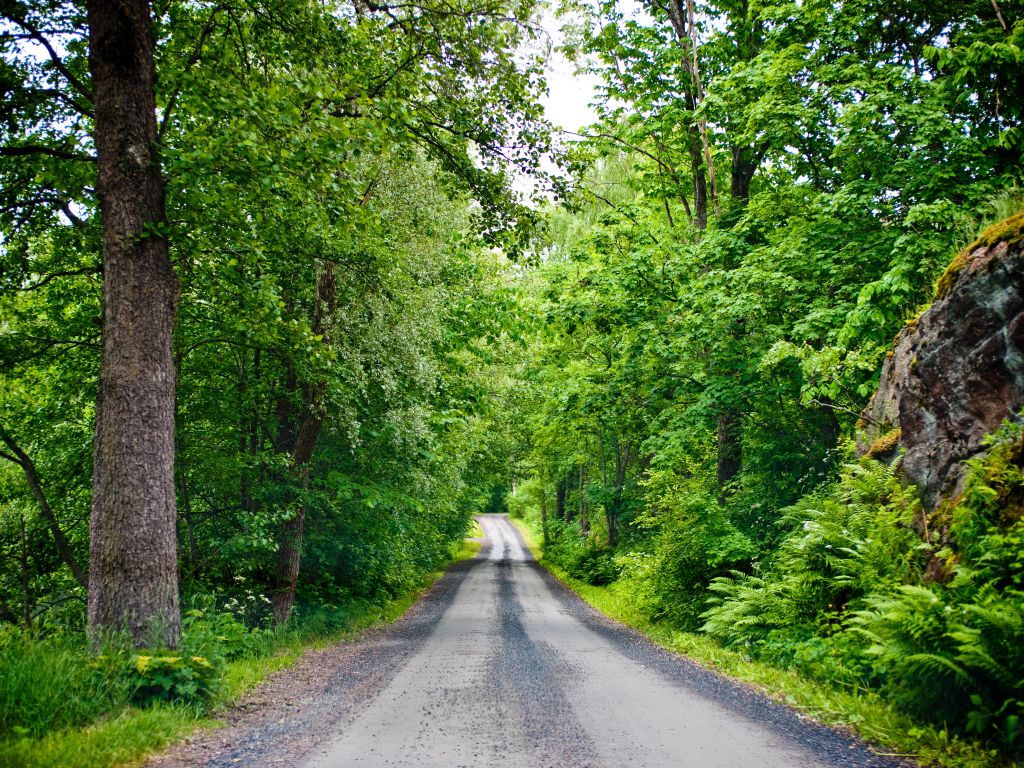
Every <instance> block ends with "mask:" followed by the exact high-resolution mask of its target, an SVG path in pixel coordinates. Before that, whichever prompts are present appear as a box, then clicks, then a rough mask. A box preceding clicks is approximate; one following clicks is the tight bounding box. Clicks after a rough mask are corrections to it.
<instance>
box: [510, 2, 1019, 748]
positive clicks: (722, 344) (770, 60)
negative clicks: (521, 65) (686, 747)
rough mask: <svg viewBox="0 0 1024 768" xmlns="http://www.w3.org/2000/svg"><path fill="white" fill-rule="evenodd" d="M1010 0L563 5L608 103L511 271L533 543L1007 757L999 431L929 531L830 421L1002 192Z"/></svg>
mask: <svg viewBox="0 0 1024 768" xmlns="http://www.w3.org/2000/svg"><path fill="white" fill-rule="evenodd" d="M1021 11H1022V8H1021V6H1020V5H1019V4H1011V3H1000V4H998V5H997V6H995V5H993V4H991V3H989V4H984V3H966V4H955V5H950V4H940V3H930V2H923V3H909V4H908V3H900V4H892V3H874V2H862V3H852V4H851V3H842V4H833V3H824V2H821V3H819V2H796V3H781V4H772V5H761V4H754V3H746V2H721V3H719V2H711V3H704V4H700V3H698V4H693V3H687V2H673V0H666V2H657V1H653V0H652V2H647V3H644V7H643V12H641V13H637V14H634V15H633V16H629V17H627V16H624V15H623V14H621V13H620V12H619V11H617V10H616V6H615V4H613V3H607V4H604V3H597V4H587V3H567V4H565V5H564V6H563V13H564V14H565V17H564V18H566V19H567V27H566V30H567V33H568V40H569V43H568V45H567V51H568V53H569V54H570V55H573V56H575V57H576V59H577V62H578V63H579V65H580V66H581V67H583V68H586V69H587V70H589V71H590V72H592V73H596V74H597V75H598V76H599V77H600V78H601V80H602V82H603V95H602V97H601V98H600V99H599V105H598V106H599V107H600V117H601V119H600V122H598V123H597V124H595V125H593V126H590V127H589V128H587V129H584V131H583V132H582V133H583V134H584V135H583V137H582V139H581V140H580V141H579V142H577V143H576V144H574V145H573V147H572V150H571V153H570V158H569V160H570V164H571V167H572V169H573V172H574V174H575V175H574V178H575V180H576V186H575V188H574V189H573V192H572V195H571V196H570V197H569V198H568V199H567V200H566V201H564V202H565V205H564V207H563V208H560V209H558V210H552V212H551V218H550V223H549V227H548V229H547V232H546V235H545V237H544V238H543V239H540V240H538V245H537V250H538V261H537V266H536V268H534V269H532V270H529V271H528V272H527V273H525V274H524V276H523V286H524V293H525V294H526V298H525V299H524V300H525V301H528V302H529V306H530V307H531V308H532V311H533V312H534V313H535V314H537V315H539V316H542V317H544V318H545V320H546V327H545V329H544V332H543V334H542V335H540V336H539V337H538V340H537V342H536V343H535V344H534V345H532V347H531V349H530V350H529V354H528V355H527V356H526V357H525V359H524V360H523V362H522V364H521V366H520V369H519V375H520V377H521V379H522V381H523V387H524V391H527V392H529V393H530V394H529V398H530V400H529V406H528V407H527V408H525V409H524V410H523V411H522V412H521V415H520V416H519V418H522V419H524V420H528V421H529V423H530V424H531V425H532V436H531V445H532V452H531V453H529V454H528V455H525V456H524V458H523V461H522V462H521V466H522V467H523V471H524V473H526V474H528V476H529V478H528V480H526V481H525V482H523V483H522V484H521V486H520V489H518V490H517V494H516V496H515V497H514V498H513V499H512V500H511V501H510V502H509V503H510V508H511V509H512V511H513V513H515V514H522V515H525V516H527V517H528V518H529V519H531V520H533V521H534V523H535V524H536V526H537V529H538V531H541V529H542V528H544V529H546V532H545V533H544V534H543V535H545V536H546V537H547V538H548V540H549V544H548V546H547V548H546V557H547V558H548V560H549V561H550V562H551V563H553V564H555V565H557V566H559V567H560V568H562V569H563V570H564V571H565V572H566V573H567V574H568V575H569V576H572V577H574V578H577V579H579V580H581V581H585V582H588V583H590V584H595V585H599V584H610V589H612V590H613V591H617V592H621V593H624V594H627V595H628V596H629V599H630V603H631V605H633V606H636V607H637V608H639V609H640V610H642V611H643V612H644V613H645V614H646V615H647V616H648V617H650V618H651V619H652V620H654V621H658V622H664V623H666V624H669V625H671V626H674V627H677V628H680V629H685V630H689V631H702V632H706V633H709V634H711V635H712V636H713V637H715V638H718V639H719V640H720V641H721V642H723V643H725V644H727V645H730V646H733V647H738V648H740V649H742V650H743V651H744V652H745V653H748V654H751V655H754V656H757V657H758V658H760V659H762V660H766V661H769V662H771V663H774V664H777V665H780V666H783V667H786V668H799V669H801V670H803V671H804V672H806V673H807V674H810V675H816V676H819V677H821V678H823V679H828V680H831V681H836V682H837V683H840V684H842V685H846V686H849V687H850V688H851V689H858V688H865V689H875V690H879V691H882V692H883V693H884V695H886V696H888V697H890V698H891V699H892V700H893V701H895V702H897V703H898V704H899V705H900V706H901V707H903V708H904V709H905V710H907V711H912V712H914V713H916V714H917V715H918V716H920V717H922V718H925V719H932V720H934V721H935V722H937V723H939V724H940V725H941V724H942V723H948V727H949V728H950V729H952V730H953V731H954V732H955V733H959V734H960V735H961V736H962V737H964V738H976V737H977V736H978V735H981V736H983V737H984V738H985V739H987V740H989V742H990V743H991V744H994V745H995V747H996V748H998V749H1001V750H1003V754H1008V755H1013V754H1017V753H1019V750H1021V749H1022V746H1024V741H1022V739H1021V738H1019V736H1018V732H1019V728H1018V722H1019V717H1020V715H1021V711H1020V707H1021V706H1022V705H1021V701H1022V699H1021V698H1020V689H1019V680H1020V679H1021V675H1022V671H1024V667H1022V666H1021V661H1020V658H1019V656H1018V649H1019V648H1020V647H1021V640H1022V639H1024V638H1022V637H1021V635H1020V631H1021V629H1020V628H1021V627H1022V626H1024V624H1022V623H1021V622H1022V620H1024V614H1022V612H1021V610H1022V607H1024V606H1022V605H1021V603H1020V601H1019V594H1018V591H1019V574H1017V572H1016V565H1015V563H1016V562H1017V557H1018V554H1017V552H1018V551H1019V549H1018V548H1016V545H1015V544H1014V542H1016V541H1017V537H1018V535H1019V533H1018V531H1017V528H1018V527H1019V520H1018V518H1019V515H1018V514H1017V513H1016V512H1011V511H1007V510H1016V509H1017V507H1016V506H1015V505H1017V504H1018V503H1019V502H1018V501H1017V500H1016V499H1017V494H1018V493H1019V488H1020V475H1019V470H1018V469H1017V466H1018V464H1017V463H1016V462H1017V461H1018V459H1017V456H1018V452H1019V440H1020V438H1019V431H1017V430H1016V428H1015V427H1009V428H1008V430H1009V431H1007V432H1006V433H1001V434H1000V435H999V436H996V437H994V438H993V439H994V440H995V443H994V445H995V446H996V447H994V448H993V450H992V451H991V452H990V454H989V458H988V459H987V460H986V462H987V463H985V464H984V465H979V466H977V467H975V468H974V472H975V475H974V479H973V480H972V485H971V486H970V490H969V491H968V492H967V495H966V496H965V498H964V500H963V501H962V502H961V503H960V505H959V506H958V507H957V508H956V510H955V511H949V512H948V514H949V515H952V516H953V518H954V521H953V522H952V524H951V527H950V533H949V537H950V538H949V539H948V540H946V543H944V544H942V545H941V546H940V545H935V546H932V545H931V544H929V543H927V542H928V540H927V537H922V535H921V531H920V525H921V520H922V515H921V513H920V504H919V502H918V500H917V497H916V493H915V490H914V489H913V488H912V487H911V488H907V487H902V486H901V483H900V481H899V479H898V477H895V476H894V475H893V473H892V470H890V468H888V467H887V466H885V465H882V464H879V463H877V462H874V461H870V460H866V461H864V462H861V463H855V462H854V460H853V456H852V442H851V440H852V438H853V437H854V435H855V433H856V430H857V425H856V424H855V422H856V419H857V414H858V413H859V412H860V411H861V409H862V408H863V407H864V405H865V404H866V403H867V401H868V399H869V398H870V396H871V394H872V393H873V392H874V390H875V386H876V384H877V376H878V371H879V368H880V364H881V361H882V359H883V357H884V355H885V354H886V352H888V351H889V350H890V349H891V345H892V339H893V337H894V335H895V334H896V333H897V331H899V329H900V328H901V327H902V326H903V325H904V323H906V322H907V321H908V320H909V319H911V318H912V317H914V316H915V315H916V314H917V313H918V312H920V311H921V310H922V308H923V307H924V306H926V305H927V302H929V301H930V300H931V296H932V286H933V284H934V282H935V280H936V279H937V278H938V277H939V275H940V273H941V272H942V270H943V269H944V268H945V267H946V265H947V264H948V263H949V262H950V260H951V259H952V258H953V257H954V255H955V254H956V252H957V251H958V250H959V249H960V248H962V247H963V246H964V245H965V244H966V243H967V242H969V241H970V240H972V239H973V238H974V236H975V235H976V233H977V232H978V231H979V227H981V226H982V225H984V224H986V223H987V222H990V221H992V220H998V219H1002V218H1004V217H1005V216H1008V215H1011V214H1013V213H1015V212H1016V211H1018V210H1020V208H1021V193H1020V183H1021V179H1020V168H1021V158H1022V151H1024V143H1022V134H1021V124H1020V121H1021V118H1022V104H1021V102H1020V96H1021V93H1022V92H1024V91H1022V88H1021V72H1022V71H1024V70H1022V69H1021V66H1020V65H1021V63H1022V58H1021V57H1022V47H1021V46H1022V43H1024V16H1022V13H1021ZM1011 94H1012V95H1011ZM1000 510H1002V511H1000ZM925 524H927V523H925ZM950 541H952V542H953V543H950ZM943 727H945V726H943Z"/></svg>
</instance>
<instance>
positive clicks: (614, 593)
mask: <svg viewBox="0 0 1024 768" xmlns="http://www.w3.org/2000/svg"><path fill="white" fill-rule="evenodd" d="M512 522H513V524H515V525H516V527H518V528H519V530H520V531H521V532H522V533H523V536H524V538H525V539H526V542H527V544H528V545H529V547H530V549H531V551H532V552H533V553H534V556H535V557H537V559H538V560H539V561H540V563H541V565H543V566H544V567H545V568H546V569H547V570H548V571H549V572H550V573H551V574H552V575H553V576H554V577H555V578H557V579H558V580H559V581H561V582H562V583H563V584H565V585H566V586H568V587H569V588H570V589H572V590H573V591H574V592H575V593H576V594H578V595H579V596H580V597H581V598H583V599H584V600H585V601H586V602H587V603H589V604H590V605H591V606H593V607H594V608H596V609H597V610H599V611H601V613H603V614H605V615H606V616H609V617H611V618H613V619H615V620H617V621H621V622H622V623H623V624H626V625H628V626H630V627H633V628H634V629H636V630H639V631H640V632H643V633H644V634H645V635H646V636H647V637H649V638H650V639H651V640H653V641H654V642H655V643H657V644H658V645H660V646H662V647H663V648H666V649H668V650H670V651H674V652H676V653H681V654H683V655H684V656H686V657H687V658H689V659H691V660H692V661H694V662H696V663H697V664H700V665H701V666H702V667H705V668H707V669H710V670H712V671H714V672H717V673H719V674H723V675H726V676H728V677H730V678H733V679H736V680H739V681H742V682H745V683H752V684H753V685H755V686H756V687H757V688H758V689H759V690H761V691H762V692H763V693H764V694H766V695H767V696H769V697H770V698H772V699H774V700H776V701H780V702H783V703H786V704H789V705H791V706H793V707H796V708H797V709H799V710H801V711H802V712H805V713H806V714H808V715H810V716H811V717H813V718H814V719H815V720H818V721H819V722H821V723H824V724H826V725H830V726H836V727H840V728H846V729H854V730H856V731H857V732H858V733H859V734H860V735H861V737H862V738H863V739H865V740H867V741H869V742H871V745H870V749H872V751H874V752H875V753H876V754H883V755H899V756H903V757H907V758H912V759H915V760H916V761H917V762H919V763H920V764H921V765H941V766H948V767H949V768H983V767H984V768H1004V767H1005V766H1007V765H1008V764H1007V763H1006V762H1004V761H1002V760H1001V759H1000V758H999V756H998V754H997V753H996V752H995V751H993V750H988V749H985V748H983V747H982V746H980V745H979V744H977V743H974V742H969V741H965V740H963V739H962V738H961V737H959V736H957V735H955V734H950V733H948V732H947V731H946V730H944V729H942V728H935V727H932V726H930V725H928V724H923V723H921V722H918V721H916V720H914V719H912V718H911V717H909V716H908V715H906V714H904V713H902V712H900V711H899V710H898V709H896V708H895V707H893V706H892V704H891V703H889V702H887V701H885V700H884V699H882V697H881V696H880V695H879V694H878V693H877V692H876V691H872V690H869V689H865V688H863V687H859V686H845V685H840V684H835V683H830V682H828V681H821V680H816V679H812V678H809V677H807V676H805V675H803V674H801V673H799V672H798V671H796V670H781V669H778V668H776V667H773V666H771V665H770V664H766V663H764V662H761V661H757V660H754V659H752V658H751V657H750V656H747V655H746V654H743V653H739V652H737V651H733V650H729V649H727V648H724V647H723V646H722V645H721V643H719V642H718V641H717V640H715V639H714V638H712V637H709V636H708V635H705V634H696V633H692V632H682V631H679V630H677V629H674V628H672V627H671V626H668V625H666V624H665V623H661V622H652V621H651V620H650V619H649V618H648V617H647V616H646V615H645V614H644V613H643V612H642V611H641V610H639V609H638V608H637V605H638V604H639V603H638V601H637V600H636V599H635V597H634V596H632V595H630V594H628V591H627V590H624V589H622V588H621V587H622V585H621V584H616V585H612V586H595V585H592V584H587V583H585V582H583V581H580V580H578V579H574V578H572V577H571V576H569V575H568V574H567V573H566V572H565V571H564V570H563V569H562V568H560V567H558V565H556V564H555V563H553V562H551V561H550V559H548V558H545V557H544V552H543V550H542V549H541V548H540V547H539V546H538V544H537V539H538V538H539V532H537V531H533V530H532V529H531V527H530V526H529V525H528V524H527V523H526V522H525V521H522V520H512Z"/></svg>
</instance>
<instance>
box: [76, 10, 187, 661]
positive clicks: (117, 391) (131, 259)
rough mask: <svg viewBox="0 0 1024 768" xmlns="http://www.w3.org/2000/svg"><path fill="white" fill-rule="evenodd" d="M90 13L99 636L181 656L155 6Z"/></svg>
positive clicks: (169, 275)
mask: <svg viewBox="0 0 1024 768" xmlns="http://www.w3.org/2000/svg"><path fill="white" fill-rule="evenodd" d="M86 10H87V19H88V24H89V72H90V74H91V76H92V91H93V103H94V107H95V114H96V123H95V126H96V127H95V143H96V156H97V171H98V193H99V201H100V213H101V215H102V219H103V345H102V353H101V366H100V384H99V397H98V398H97V405H98V409H97V412H96V439H95V443H94V448H95V461H94V470H93V501H92V513H91V516H90V547H91V554H90V574H89V592H90V594H89V626H90V628H91V630H93V631H97V630H115V629H121V628H124V629H127V630H128V631H129V632H130V633H131V635H132V637H133V638H134V640H135V642H136V644H138V645H145V644H147V643H148V642H149V641H150V640H153V641H155V642H158V643H162V644H165V645H166V646H168V647H176V646H177V645H178V644H179V642H180V639H181V617H180V615H179V610H178V581H177V571H176V562H175V539H176V530H175V529H176V516H175V498H174V385H175V370H174V360H173V354H172V353H173V349H172V337H173V328H174V316H175V312H176V311H177V306H178V299H179V297H180V286H179V282H178V278H177V276H176V275H175V273H174V269H173V268H172V266H171V261H170V258H169V253H168V244H167V240H166V237H165V234H166V216H165V207H164V184H163V179H162V178H161V174H160V167H159V158H158V157H157V155H156V147H155V144H154V143H155V141H156V138H157V124H156V102H155V97H154V93H153V77H154V63H153V46H154V42H153V30H152V26H151V21H150V7H149V3H148V2H147V1H146V0H118V2H113V1H112V0H88V2H87V3H86Z"/></svg>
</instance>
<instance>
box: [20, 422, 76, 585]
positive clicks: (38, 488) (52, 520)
mask: <svg viewBox="0 0 1024 768" xmlns="http://www.w3.org/2000/svg"><path fill="white" fill-rule="evenodd" d="M0 440H2V441H3V442H4V444H5V445H6V446H7V447H8V448H9V449H10V450H11V453H13V454H14V456H6V455H5V454H0V455H3V456H4V457H5V458H7V459H9V460H10V461H13V462H14V463H15V464H17V465H19V466H20V467H21V469H22V472H24V473H25V482H26V483H28V487H29V490H30V491H32V495H33V496H35V498H36V502H37V503H38V504H39V513H40V514H41V515H42V516H43V519H44V520H45V521H46V522H47V523H48V524H49V527H50V533H52V534H53V541H54V543H56V545H57V551H58V552H60V556H61V559H62V560H63V561H64V562H65V563H67V566H68V568H70V569H71V574H72V575H73V576H74V577H75V581H77V582H78V583H79V584H80V585H81V586H82V588H83V589H88V588H89V578H88V577H87V576H86V575H85V571H83V570H82V566H80V565H79V564H78V560H77V559H76V558H75V555H74V553H73V552H72V551H71V545H70V544H69V543H68V540H67V537H66V536H64V532H63V531H62V530H61V529H60V524H59V523H58V522H57V516H56V515H55V514H54V513H53V509H52V508H51V507H50V503H49V502H48V501H47V500H46V494H45V493H44V492H43V486H42V484H41V483H40V482H39V475H38V473H37V472H36V465H35V462H33V461H32V458H31V457H30V456H29V455H28V454H27V453H25V452H24V451H23V450H22V449H21V447H20V446H19V445H18V444H17V443H16V442H15V441H14V438H13V437H11V435H10V433H9V432H8V431H7V430H6V429H5V428H4V426H3V425H2V424H0Z"/></svg>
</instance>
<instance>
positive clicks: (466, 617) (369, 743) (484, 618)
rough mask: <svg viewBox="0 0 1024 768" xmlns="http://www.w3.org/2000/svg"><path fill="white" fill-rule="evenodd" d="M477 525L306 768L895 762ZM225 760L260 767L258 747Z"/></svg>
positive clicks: (371, 658)
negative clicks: (590, 601)
mask: <svg viewBox="0 0 1024 768" xmlns="http://www.w3.org/2000/svg"><path fill="white" fill-rule="evenodd" d="M478 520H479V521H480V525H481V527H482V528H483V532H484V536H485V540H484V544H483V546H482V548H481V551H480V554H479V555H478V556H477V557H476V558H475V559H474V560H472V561H468V562H467V563H464V564H461V565H462V567H461V568H459V567H456V568H453V569H452V571H451V572H449V573H448V574H447V575H446V576H445V577H444V579H442V582H443V583H442V584H440V591H439V592H438V594H437V595H435V596H434V604H433V606H432V607H431V608H428V609H425V612H424V613H423V614H422V615H421V616H420V617H419V618H417V619H412V620H410V621H411V622H412V624H414V625H417V626H418V628H411V629H409V630H403V629H402V628H401V627H399V629H397V630H396V632H395V634H394V636H390V637H388V638H384V639H382V640H378V641H376V643H377V645H376V647H375V648H374V650H373V652H372V653H370V652H369V651H367V654H368V655H365V657H360V656H358V655H357V656H356V657H355V658H354V659H353V660H352V661H351V662H350V669H349V676H350V677H351V676H353V675H355V676H359V675H360V674H364V675H366V676H367V677H368V678H369V679H370V681H369V682H367V683H366V684H364V685H363V686H362V687H361V688H360V689H359V690H358V692H356V691H355V689H347V688H345V686H346V685H347V683H346V682H345V680H346V678H344V671H342V672H339V673H338V675H337V678H338V683H337V687H338V691H340V692H338V691H333V689H332V692H330V693H329V694H324V695H323V696H320V697H317V698H316V700H315V701H311V702H310V705H309V706H308V707H307V710H308V712H309V713H310V714H309V715H308V716H307V718H306V720H307V727H306V730H307V731H310V732H315V733H314V735H313V736H308V737H307V739H306V740H307V741H309V742H310V748H309V751H308V752H307V754H306V756H305V757H304V758H303V759H302V760H298V761H297V762H296V764H297V765H302V766H304V768H394V767H395V766H410V767H411V766H416V767H417V768H458V767H460V766H466V768H482V767H485V766H487V767H490V766H501V767H502V768H548V767H551V768H557V767H560V766H565V767H566V768H576V767H577V766H578V767H581V768H582V767H584V766H586V767H588V768H627V767H628V768H726V767H729V768H816V767H818V766H836V765H844V766H864V765H871V766H883V765H892V764H893V763H891V762H888V761H887V759H886V758H883V757H879V756H878V755H876V754H874V753H872V752H871V751H870V750H869V749H867V748H866V746H864V745H863V744H862V743H861V742H859V741H857V740H854V739H852V738H850V737H849V736H846V735H843V734H840V733H838V732H836V731H833V730H831V729H828V728H824V727H822V726H819V725H816V724H814V723H813V722H811V721H809V720H807V719H806V718H803V717H801V716H800V715H799V714H798V713H796V712H795V711H794V710H792V709H790V708H788V707H785V706H782V705H778V704H775V703H773V702H771V701H769V700H768V699H766V698H765V697H763V696H761V695H760V694H758V693H756V692H753V691H751V690H750V689H749V688H747V687H744V686H741V685H738V684H736V683H732V682H730V681H727V680H725V679H723V678H721V677H719V676H717V675H715V674H713V673H711V672H708V671H707V670H704V669H702V668H700V667H698V666H697V665H695V664H693V663H692V662H690V661H688V660H686V659H685V658H683V657H680V656H677V655H674V654H670V653H667V652H665V651H663V650H661V649H659V648H658V647H657V646H655V645H653V644H652V643H650V642H649V641H647V640H646V639H645V638H644V637H642V636H641V635H639V634H638V633H636V632H634V631H633V630H630V629H628V628H626V627H623V626H621V625H618V624H616V623H614V622H612V621H610V620H608V619H606V618H605V617H603V616H601V615H600V614H598V613H597V612H596V611H594V610H593V609H591V608H590V607H589V606H587V605H586V604H584V603H583V602H582V601H581V600H580V599H579V598H577V597H576V596H575V595H574V594H572V593H571V592H569V591H568V590H567V589H566V588H565V587H564V586H562V585H561V584H559V583H558V582H557V581H555V580H554V579H553V578H552V577H551V576H550V575H549V574H547V572H546V571H544V570H543V569H542V568H541V567H540V566H539V565H538V564H537V563H536V562H535V561H534V558H533V556H532V555H531V554H530V551H529V550H528V549H527V547H526V546H525V544H524V542H523V540H522V537H521V536H520V534H519V532H518V531H517V530H516V529H515V527H514V526H512V524H511V523H509V521H508V520H507V518H506V517H505V516H498V515H484V516H480V517H479V518H478ZM435 589H437V588H435ZM417 622H418V624H417ZM403 633H404V634H403ZM342 689H344V690H342ZM346 691H347V693H346ZM332 697H333V698H332ZM330 702H333V703H330ZM328 710H329V712H328ZM331 714H333V716H331ZM299 719H300V720H301V719H302V718H299ZM313 721H315V722H316V723H318V726H317V727H315V728H312V730H311V728H310V727H309V724H310V723H311V722H313ZM327 721H330V722H329V724H326V722H327ZM282 723H283V721H282ZM284 732H285V731H279V732H277V733H276V735H275V733H273V732H268V731H266V729H264V732H262V735H260V736H257V737H250V738H248V739H245V740H243V741H245V742H248V745H249V746H250V747H255V746H256V745H259V744H268V743H272V744H278V743H281V744H283V743H284V742H283V741H281V739H283V738H285V737H283V736H281V733H284ZM261 739H262V740H261ZM239 746H243V745H239ZM271 753H272V751H268V752H265V753H264V757H265V759H267V761H268V762H291V760H290V759H289V760H282V759H278V760H270V759H269V756H270V754H271ZM218 754H220V753H218ZM231 754H239V755H241V757H240V758H231V757H230V755H231ZM222 759H223V761H224V764H230V762H229V761H233V762H234V764H236V765H237V764H238V763H239V762H245V763H253V764H259V762H260V760H259V759H254V755H253V754H252V751H251V749H243V750H241V751H237V752H234V753H230V752H226V753H224V756H223V758H222ZM218 762H219V761H218Z"/></svg>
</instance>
